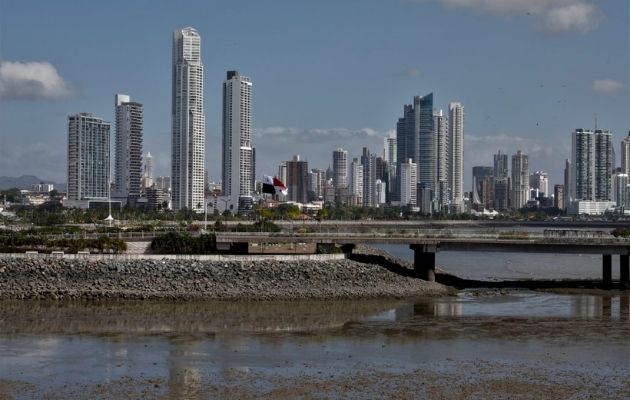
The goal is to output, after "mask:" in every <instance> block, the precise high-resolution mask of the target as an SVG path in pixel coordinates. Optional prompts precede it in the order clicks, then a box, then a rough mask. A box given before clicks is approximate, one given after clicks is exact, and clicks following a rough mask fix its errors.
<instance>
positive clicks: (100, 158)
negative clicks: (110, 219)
mask: <svg viewBox="0 0 630 400" xmlns="http://www.w3.org/2000/svg"><path fill="white" fill-rule="evenodd" d="M109 132H110V124H109V122H105V121H103V120H102V119H101V118H98V117H95V116H93V115H92V114H87V113H80V114H76V115H71V116H69V117H68V200H69V202H68V204H71V206H79V202H82V201H85V202H86V204H87V201H89V200H100V201H105V200H107V198H108V197H109Z"/></svg>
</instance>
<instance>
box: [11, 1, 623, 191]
mask: <svg viewBox="0 0 630 400" xmlns="http://www.w3.org/2000/svg"><path fill="white" fill-rule="evenodd" d="M181 4H182V3H180V2H174V1H173V2H166V1H161V2H159V1H140V0H136V1H114V0H109V1H106V2H105V1H103V2H92V1H90V2H86V1H78V0H76V1H64V0H57V1H23V0H22V1H20V0H0V62H1V64H0V176H2V175H8V176H17V175H21V174H34V175H37V176H39V177H40V178H43V179H50V180H53V181H58V182H64V181H65V168H66V166H65V153H66V135H67V132H66V130H67V128H66V118H67V115H69V114H73V113H77V112H82V111H86V112H92V113H94V114H96V115H98V116H100V117H103V118H105V119H107V120H110V121H111V120H113V102H114V94H115V93H125V94H129V95H130V96H131V97H132V99H133V100H135V101H139V102H141V103H143V104H144V106H145V132H144V134H145V141H144V148H145V151H150V152H151V153H152V154H153V155H154V157H155V160H156V165H157V173H158V174H160V175H168V174H169V173H170V172H169V171H170V146H169V145H170V109H169V107H170V90H171V82H170V74H171V66H170V57H171V35H172V31H173V30H174V29H177V28H181V27H185V26H193V27H195V28H196V29H197V30H198V31H199V33H200V34H201V36H202V59H203V62H204V65H205V101H206V126H207V136H206V148H207V156H206V158H207V166H208V169H209V173H210V176H211V178H214V179H218V177H219V175H220V162H221V160H220V146H221V139H220V123H221V121H220V118H221V113H220V110H221V84H222V81H223V79H224V78H225V71H226V70H228V69H237V70H239V71H240V72H241V74H242V75H246V76H249V77H251V79H252V80H253V82H254V86H253V102H254V103H253V116H252V117H253V119H252V122H253V127H254V138H253V141H254V145H255V146H256V147H257V156H258V160H257V166H258V171H257V172H258V175H259V176H260V175H262V174H273V173H275V172H276V169H277V165H278V163H279V162H280V161H282V160H288V159H290V158H291V156H292V155H293V154H300V155H301V156H302V158H303V159H307V160H308V161H309V163H310V166H312V167H321V168H325V167H327V166H328V165H329V164H330V163H331V158H332V151H333V150H334V149H335V148H337V147H343V148H345V149H347V150H348V151H349V157H351V158H352V157H358V156H359V154H360V153H361V147H362V146H367V147H369V148H370V149H371V150H372V151H374V152H380V151H381V149H382V138H383V136H384V135H385V134H387V133H388V132H390V131H392V130H393V129H395V124H396V120H397V118H398V117H399V116H400V115H401V113H402V108H403V104H405V103H409V102H411V100H412V98H413V96H414V95H424V94H426V93H429V92H433V93H434V96H435V101H436V104H435V106H436V107H438V108H443V109H446V108H447V106H448V102H449V101H460V102H462V103H463V104H464V106H465V108H466V125H465V136H466V139H465V157H464V158H465V176H466V180H465V185H466V186H465V189H466V190H468V188H469V186H470V175H471V169H472V166H473V165H490V164H491V163H492V154H493V153H495V152H496V151H497V150H499V149H501V150H503V151H505V152H508V154H512V153H514V152H515V151H516V150H518V149H522V150H523V151H524V152H526V153H527V154H529V156H530V170H531V171H534V170H541V169H542V170H546V171H548V172H549V173H550V175H551V182H552V183H559V182H560V181H561V180H562V177H561V174H562V168H563V166H564V159H565V158H568V157H570V144H571V141H570V132H571V131H572V130H573V129H575V128H578V127H586V128H591V127H593V125H594V115H595V114H597V116H598V126H599V127H600V128H604V129H610V130H612V131H613V133H614V137H615V149H616V151H617V152H619V141H621V139H622V138H623V137H624V136H625V135H626V134H627V132H628V130H629V129H630V90H629V85H630V33H629V30H628V29H629V28H628V25H629V24H630V11H629V9H628V4H629V2H628V1H618V0H609V1H606V0H602V1H595V0H415V1H414V0H399V1H398V0H391V1H385V0H346V1H344V0H336V1H335V0H330V1H327V0H322V1H308V2H307V1H294V0H293V1H290V0H286V1H272V0H269V1H237V2H234V1H195V0H189V1H187V2H186V7H182V6H181ZM618 158H619V157H618Z"/></svg>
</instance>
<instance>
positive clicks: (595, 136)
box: [569, 129, 613, 201]
mask: <svg viewBox="0 0 630 400" xmlns="http://www.w3.org/2000/svg"><path fill="white" fill-rule="evenodd" d="M572 158H573V160H572V161H573V164H572V169H571V175H572V176H571V179H572V185H571V188H570V189H571V191H572V192H571V193H570V196H569V197H570V198H571V199H572V200H594V201H610V200H612V193H611V190H612V187H611V186H612V185H611V175H612V165H613V164H612V163H613V161H612V158H613V155H612V133H611V132H610V131H605V130H596V131H592V130H587V129H576V130H575V131H574V132H573V135H572Z"/></svg>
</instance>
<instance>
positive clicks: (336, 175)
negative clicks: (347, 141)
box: [333, 148, 348, 190]
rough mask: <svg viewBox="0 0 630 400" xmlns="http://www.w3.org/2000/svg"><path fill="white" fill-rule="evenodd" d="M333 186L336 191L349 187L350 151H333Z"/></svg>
mask: <svg viewBox="0 0 630 400" xmlns="http://www.w3.org/2000/svg"><path fill="white" fill-rule="evenodd" d="M333 186H334V187H335V190H339V189H342V188H346V187H348V151H347V150H344V149H342V148H338V149H337V150H335V151H333Z"/></svg>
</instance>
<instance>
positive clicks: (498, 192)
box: [493, 177, 511, 210]
mask: <svg viewBox="0 0 630 400" xmlns="http://www.w3.org/2000/svg"><path fill="white" fill-rule="evenodd" d="M510 187H511V185H510V178H508V177H500V178H494V199H493V200H494V209H495V210H507V209H508V208H509V207H510Z"/></svg>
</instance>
